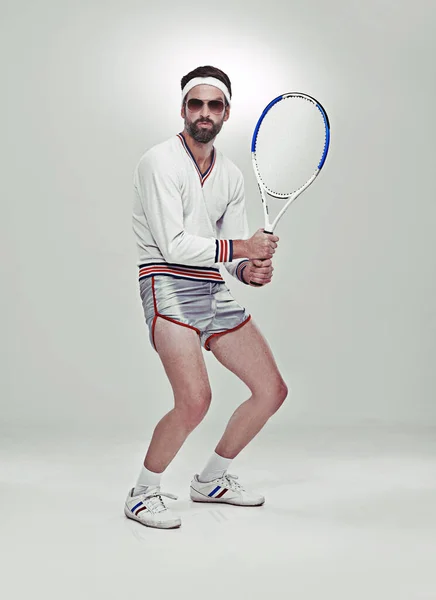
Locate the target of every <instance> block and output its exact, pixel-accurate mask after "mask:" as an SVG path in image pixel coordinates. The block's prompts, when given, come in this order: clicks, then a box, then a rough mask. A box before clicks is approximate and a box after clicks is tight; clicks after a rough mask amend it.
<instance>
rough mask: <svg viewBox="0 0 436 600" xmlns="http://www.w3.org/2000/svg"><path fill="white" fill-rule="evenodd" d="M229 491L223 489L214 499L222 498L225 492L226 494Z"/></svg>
mask: <svg viewBox="0 0 436 600" xmlns="http://www.w3.org/2000/svg"><path fill="white" fill-rule="evenodd" d="M228 491H229V490H228V489H227V488H225V489H224V490H223V491H222V492H221V493H220V494H218V496H215V498H221V497H222V496H224V494H225V493H226V492H228Z"/></svg>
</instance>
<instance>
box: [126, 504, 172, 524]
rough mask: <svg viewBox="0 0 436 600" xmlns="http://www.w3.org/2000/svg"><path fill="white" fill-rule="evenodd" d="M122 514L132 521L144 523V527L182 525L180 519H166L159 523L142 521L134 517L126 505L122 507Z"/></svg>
mask: <svg viewBox="0 0 436 600" xmlns="http://www.w3.org/2000/svg"><path fill="white" fill-rule="evenodd" d="M124 514H125V515H126V517H127V518H128V519H131V520H132V521H136V522H137V523H141V525H144V526H145V527H152V528H153V529H178V528H179V527H180V526H181V525H182V522H181V520H180V519H173V520H172V521H168V522H167V523H159V524H158V523H146V522H145V521H142V520H141V519H139V518H138V517H136V516H135V515H134V514H133V513H131V512H130V510H129V509H128V508H126V507H124Z"/></svg>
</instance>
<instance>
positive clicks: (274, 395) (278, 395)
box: [267, 379, 289, 415]
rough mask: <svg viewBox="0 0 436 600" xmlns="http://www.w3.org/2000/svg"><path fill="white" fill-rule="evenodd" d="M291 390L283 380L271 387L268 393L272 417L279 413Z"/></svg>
mask: <svg viewBox="0 0 436 600" xmlns="http://www.w3.org/2000/svg"><path fill="white" fill-rule="evenodd" d="M288 394H289V390H288V386H287V385H286V383H285V382H284V381H283V379H278V380H277V381H276V382H274V384H272V385H271V386H270V387H269V391H268V394H267V395H268V405H269V408H270V412H271V415H273V414H274V413H275V412H277V411H278V409H279V408H280V407H281V406H282V404H283V403H284V401H285V400H286V398H287V397H288Z"/></svg>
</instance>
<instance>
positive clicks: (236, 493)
mask: <svg viewBox="0 0 436 600" xmlns="http://www.w3.org/2000/svg"><path fill="white" fill-rule="evenodd" d="M236 479H238V477H237V476H236V475H229V474H228V473H226V474H225V475H224V476H223V477H220V478H219V479H214V480H213V481H210V482H208V483H202V482H201V481H199V479H198V475H195V476H194V479H193V480H192V481H191V500H193V501H194V502H218V503H221V504H234V505H236V506H261V505H262V504H263V503H264V502H265V498H264V497H263V496H261V495H260V494H257V493H255V492H247V490H246V489H245V488H243V487H242V485H240V484H239V483H238V482H237V481H236Z"/></svg>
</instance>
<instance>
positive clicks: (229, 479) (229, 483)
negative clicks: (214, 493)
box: [221, 473, 244, 492]
mask: <svg viewBox="0 0 436 600" xmlns="http://www.w3.org/2000/svg"><path fill="white" fill-rule="evenodd" d="M236 479H239V477H238V475H230V473H226V474H225V475H224V476H223V477H222V479H221V480H222V482H223V483H224V485H225V486H226V487H229V488H230V489H231V490H234V491H235V492H239V491H244V488H243V487H242V485H241V484H240V483H238V482H237V481H236Z"/></svg>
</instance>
